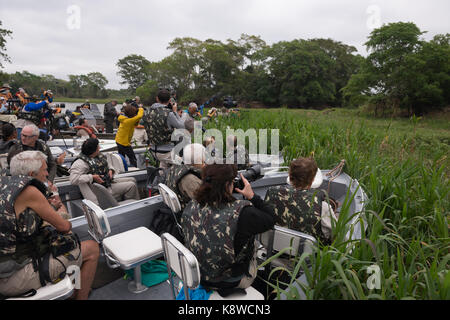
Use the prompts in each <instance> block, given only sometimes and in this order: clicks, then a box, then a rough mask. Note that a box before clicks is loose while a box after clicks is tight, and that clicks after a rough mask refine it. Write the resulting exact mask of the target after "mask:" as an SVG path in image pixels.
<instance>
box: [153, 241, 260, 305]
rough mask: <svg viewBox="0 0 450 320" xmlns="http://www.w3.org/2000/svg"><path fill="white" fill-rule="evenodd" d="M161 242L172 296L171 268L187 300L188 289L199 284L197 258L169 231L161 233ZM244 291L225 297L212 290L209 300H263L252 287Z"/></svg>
mask: <svg viewBox="0 0 450 320" xmlns="http://www.w3.org/2000/svg"><path fill="white" fill-rule="evenodd" d="M161 242H162V247H163V251H164V257H165V259H166V263H167V269H168V273H169V279H170V285H171V288H172V294H173V297H174V299H175V298H176V294H175V285H174V282H173V276H172V271H171V270H173V272H175V274H176V275H177V276H178V277H179V278H180V279H181V281H182V282H183V285H184V293H185V297H186V299H188V300H189V299H190V297H189V291H188V289H195V288H197V287H198V286H199V284H200V267H199V265H198V261H197V258H196V257H195V256H194V254H193V253H192V252H191V251H189V250H188V249H187V248H186V247H185V246H184V245H183V244H182V243H181V242H179V241H178V240H177V239H176V238H175V237H174V236H172V235H171V234H170V233H163V234H162V235H161ZM245 291H246V294H245V295H243V294H239V293H236V294H232V295H229V296H227V297H226V298H223V297H222V296H220V295H219V294H218V293H217V292H216V291H213V293H212V294H211V295H210V297H209V300H264V296H263V295H262V294H261V293H260V292H259V291H257V290H256V289H254V288H253V287H249V288H247V289H245Z"/></svg>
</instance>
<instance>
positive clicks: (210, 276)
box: [181, 200, 254, 282]
mask: <svg viewBox="0 0 450 320" xmlns="http://www.w3.org/2000/svg"><path fill="white" fill-rule="evenodd" d="M250 205H252V204H251V202H250V201H247V200H236V201H234V202H231V203H227V204H222V205H220V206H218V207H211V206H209V205H205V206H200V204H199V203H198V202H197V201H195V200H193V201H191V202H189V203H188V205H187V207H186V209H185V210H184V212H183V215H182V216H181V226H182V228H183V233H184V237H185V243H186V246H187V248H188V249H189V250H191V251H192V253H193V254H194V255H195V257H196V258H197V260H198V262H199V265H200V274H201V278H202V280H206V281H213V282H218V281H223V280H226V279H229V278H231V277H236V276H239V275H236V274H233V266H234V265H237V264H242V263H245V262H246V261H248V260H249V259H250V258H251V256H252V248H253V247H252V243H253V241H254V239H253V238H252V239H249V241H248V242H247V243H246V244H245V245H244V247H243V248H242V250H241V251H240V252H235V251H234V238H235V234H236V231H237V225H238V219H239V215H240V213H241V212H242V209H243V208H244V207H246V206H250Z"/></svg>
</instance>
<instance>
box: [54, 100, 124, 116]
mask: <svg viewBox="0 0 450 320" xmlns="http://www.w3.org/2000/svg"><path fill="white" fill-rule="evenodd" d="M62 103H64V104H65V105H66V108H65V110H70V111H74V110H75V109H76V107H77V106H80V105H82V104H83V103H82V102H55V104H62ZM91 104H94V103H91ZM95 104H96V105H97V107H98V110H100V114H102V115H103V109H104V108H105V104H103V103H95ZM121 107H122V105H119V104H118V105H116V110H117V111H118V112H119V111H120V108H121Z"/></svg>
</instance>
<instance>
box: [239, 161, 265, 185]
mask: <svg viewBox="0 0 450 320" xmlns="http://www.w3.org/2000/svg"><path fill="white" fill-rule="evenodd" d="M241 173H242V175H243V176H244V178H245V179H247V180H248V182H252V181H255V180H257V179H259V178H261V177H262V174H261V165H259V164H257V165H254V166H253V167H250V168H248V169H247V170H245V171H244V172H241ZM241 173H238V175H237V177H236V178H234V180H233V185H234V188H238V189H241V190H242V189H244V181H242V177H241Z"/></svg>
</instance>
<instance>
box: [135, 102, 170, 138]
mask: <svg viewBox="0 0 450 320" xmlns="http://www.w3.org/2000/svg"><path fill="white" fill-rule="evenodd" d="M171 111H172V110H171V109H169V108H167V107H165V106H163V105H156V106H152V107H150V108H146V109H145V111H144V116H143V117H142V122H143V124H144V127H145V131H147V136H148V139H149V141H150V143H151V144H153V145H155V146H160V145H165V144H169V143H171V137H172V131H173V130H171V129H170V128H169V126H168V125H167V117H168V116H169V114H170V112H171Z"/></svg>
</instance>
